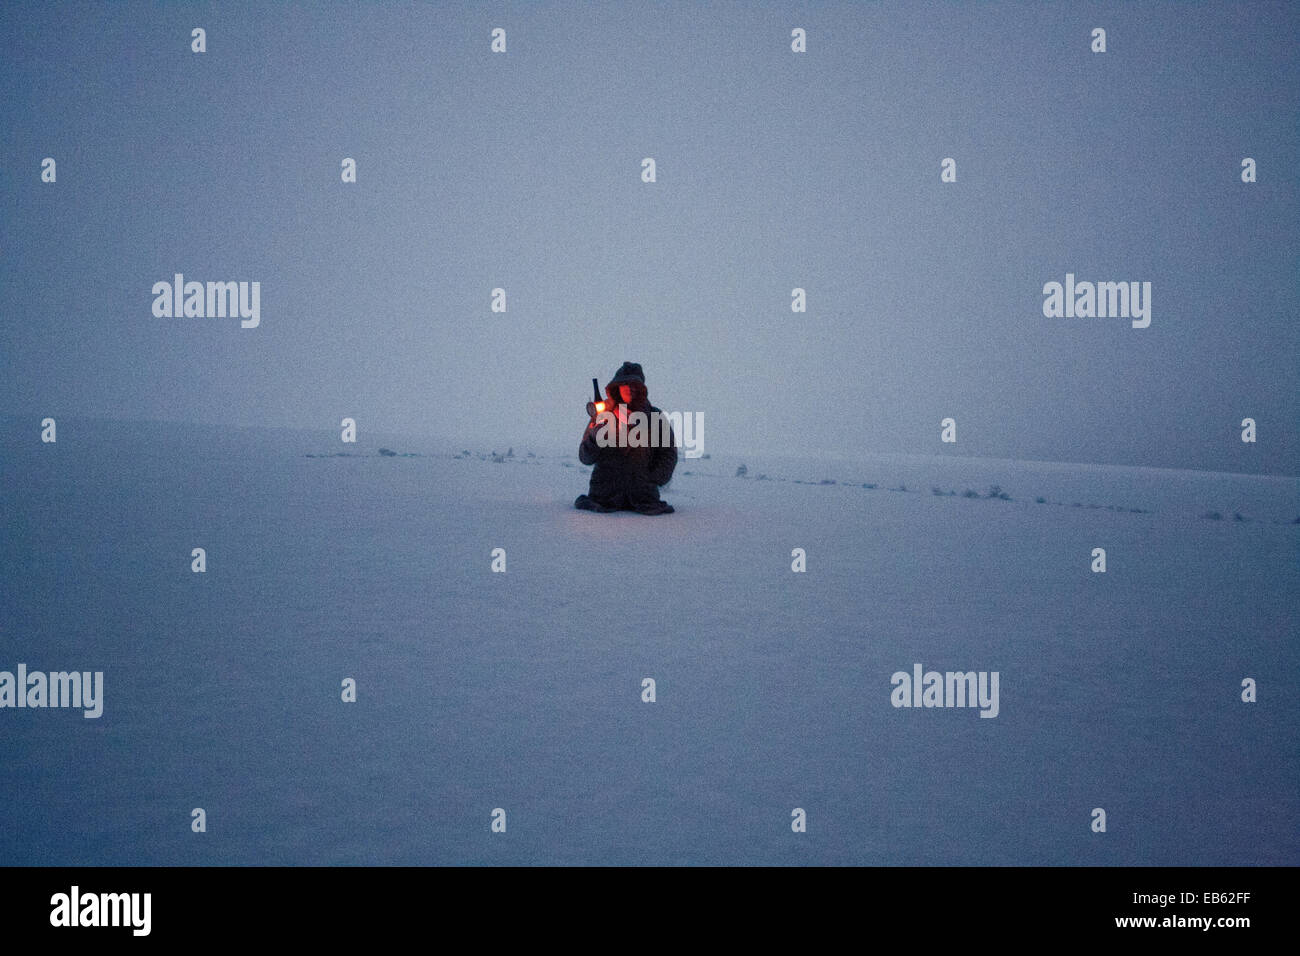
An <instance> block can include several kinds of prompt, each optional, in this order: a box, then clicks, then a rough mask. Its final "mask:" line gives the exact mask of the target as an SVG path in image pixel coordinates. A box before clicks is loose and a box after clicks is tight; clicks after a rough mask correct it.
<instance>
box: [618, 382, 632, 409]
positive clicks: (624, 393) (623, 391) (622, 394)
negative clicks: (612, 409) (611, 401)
mask: <svg viewBox="0 0 1300 956" xmlns="http://www.w3.org/2000/svg"><path fill="white" fill-rule="evenodd" d="M618 397H619V398H621V399H623V404H625V405H626V404H627V403H628V402H630V401H632V386H631V385H620V386H619V387H618Z"/></svg>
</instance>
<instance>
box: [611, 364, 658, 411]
mask: <svg viewBox="0 0 1300 956" xmlns="http://www.w3.org/2000/svg"><path fill="white" fill-rule="evenodd" d="M620 385H630V386H631V387H632V401H630V402H628V407H629V408H634V407H636V406H641V405H645V404H647V403H648V401H649V398H648V396H649V393H648V392H647V390H646V387H645V373H644V372H642V371H641V366H640V365H638V364H637V363H636V362H624V363H623V364H622V365H620V366H619V368H618V371H617V372H615V373H614V377H613V378H612V379H610V380H609V384H607V385H606V386H605V395H606V396H607V397H608V398H609V400H610V401H611V402H613V403H614V404H618V402H619V394H618V387H619V386H620Z"/></svg>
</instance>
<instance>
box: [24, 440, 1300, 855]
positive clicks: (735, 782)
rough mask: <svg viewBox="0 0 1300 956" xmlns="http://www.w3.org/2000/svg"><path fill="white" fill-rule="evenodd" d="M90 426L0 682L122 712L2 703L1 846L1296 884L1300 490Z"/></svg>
mask: <svg viewBox="0 0 1300 956" xmlns="http://www.w3.org/2000/svg"><path fill="white" fill-rule="evenodd" d="M580 425H581V423H579V428H578V429H577V431H580ZM58 427H59V431H58V441H57V443H56V444H54V445H46V444H42V443H41V442H40V441H39V429H38V427H37V426H36V423H34V422H33V421H31V420H28V419H24V420H22V421H17V420H13V419H4V420H3V424H2V425H0V429H2V430H0V436H2V438H3V443H2V445H0V515H2V520H3V526H2V531H3V536H2V537H0V566H3V569H4V570H3V585H2V586H0V670H6V671H15V669H16V668H17V665H19V664H20V663H22V664H25V665H26V666H27V669H28V670H33V671H34V670H40V671H58V670H85V671H103V673H104V702H103V707H104V711H103V715H102V716H101V717H100V718H98V719H86V718H84V717H83V716H82V714H81V712H80V711H75V710H64V709H52V708H46V709H31V708H24V709H9V708H5V709H0V766H3V771H4V772H3V773H2V774H0V863H4V864H42V865H53V864H58V865H96V864H104V865H117V864H353V863H379V864H388V863H392V864H440V863H448V864H483V863H512V864H631V863H652V864H747V863H759V864H869V865H876V864H884V865H893V864H993V865H1003V864H1025V865H1033V864H1088V865H1112V864H1125V865H1162V866H1164V865H1211V864H1213V865H1243V864H1244V865H1251V864H1288V865H1296V864H1300V836H1298V833H1300V827H1298V826H1297V824H1298V823H1300V813H1298V810H1300V797H1298V795H1297V791H1298V789H1300V788H1298V787H1297V784H1298V783H1300V761H1298V759H1297V758H1298V753H1297V750H1298V744H1297V741H1298V740H1300V707H1298V706H1297V698H1296V689H1297V687H1300V668H1298V667H1297V628H1296V608H1297V604H1298V603H1300V602H1298V598H1300V580H1298V570H1297V555H1298V548H1297V545H1298V543H1300V524H1296V523H1295V522H1296V519H1297V517H1298V516H1300V495H1297V491H1298V490H1300V482H1297V480H1295V479H1282V478H1264V477H1249V476H1239V475H1233V476H1230V475H1221V474H1207V473H1195V472H1180V471H1165V470H1154V469H1132V468H1110V467H1099V466H1086V465H1061V464H1043V463H1025V462H1009V461H979V460H971V459H958V458H933V459H920V458H877V459H873V460H867V461H862V462H829V461H828V462H818V461H808V460H789V461H780V460H748V459H747V460H745V461H743V464H745V465H746V468H747V475H746V477H736V469H737V467H738V465H739V464H741V463H742V462H741V461H740V460H738V459H724V458H719V457H716V456H715V457H714V458H711V459H708V460H683V461H681V462H679V465H678V472H677V477H676V478H675V479H674V480H673V482H672V484H671V485H669V486H668V488H666V489H665V490H664V498H665V500H667V501H669V502H670V503H671V504H673V505H674V506H675V507H676V508H677V513H676V514H673V515H668V516H663V517H645V516H641V515H635V514H614V515H597V514H591V513H586V512H579V511H576V510H574V509H573V508H572V501H573V498H574V497H575V496H576V495H577V494H578V493H580V492H583V491H585V490H586V487H587V475H588V474H589V469H587V468H583V467H581V466H580V465H579V464H578V462H577V460H576V458H575V457H573V456H574V454H576V450H577V443H578V441H577V439H578V434H577V433H576V432H575V437H574V442H573V445H574V447H573V448H572V449H564V450H560V451H558V452H557V451H556V450H554V449H540V448H539V449H527V448H520V447H515V448H514V449H513V451H514V454H513V456H512V457H508V458H505V457H501V459H500V460H494V458H493V456H492V452H494V451H495V452H498V453H502V454H504V452H506V450H507V449H506V448H504V447H499V448H495V449H494V448H491V447H489V446H487V445H477V446H470V445H464V444H463V443H454V444H452V443H445V442H444V443H439V442H435V441H432V440H428V439H413V438H402V437H397V436H382V437H379V436H373V435H365V434H363V435H362V438H361V441H359V442H358V444H356V445H353V446H344V445H342V444H341V443H340V442H339V439H338V434H337V432H333V433H326V432H320V433H308V432H289V431H275V430H268V429H246V430H239V429H234V428H217V427H211V426H183V425H175V424H159V423H122V422H104V421H87V420H80V421H78V420H73V419H62V418H61V419H60V420H59V423H58ZM381 447H384V448H387V449H391V450H394V451H396V452H398V453H399V454H398V455H396V456H393V455H380V454H379V453H378V451H379V448H381ZM462 448H464V449H467V450H468V451H469V452H470V454H469V455H468V456H464V455H461V450H462ZM345 449H346V450H347V451H348V452H349V454H348V455H347V456H345V457H337V456H336V453H338V452H340V451H343V450H345ZM530 452H532V453H534V454H535V455H537V456H540V457H529V453H530ZM759 475H765V476H766V477H764V478H762V479H760V478H759V477H758V476H759ZM826 482H833V484H832V483H826ZM866 485H871V486H874V487H866ZM995 485H996V486H998V487H999V488H1000V489H1001V490H1002V492H1003V493H1004V494H1006V495H1008V496H1009V500H1007V499H1004V498H1001V497H990V495H989V491H990V488H991V486H995ZM936 487H937V488H938V489H939V490H940V491H941V492H943V494H942V495H936V494H935V493H934V491H933V490H932V489H934V488H936ZM901 488H905V489H906V490H899V489H901ZM968 490H969V491H970V492H972V493H973V494H977V495H979V497H967V496H966V492H967V491H968ZM950 491H952V492H955V494H948V492H950ZM1040 497H1041V498H1043V499H1044V501H1042V502H1041V503H1040V502H1039V501H1037V500H1036V499H1037V498H1040ZM1215 512H1217V513H1218V514H1219V515H1220V517H1219V518H1217V519H1216V518H1213V517H1206V515H1208V514H1211V513H1215ZM1237 515H1240V518H1238V517H1237ZM195 547H202V548H204V549H205V550H206V556H207V570H206V572H205V573H203V574H195V573H192V572H191V570H190V562H191V557H190V554H191V550H192V549H193V548H195ZM1095 547H1102V548H1104V549H1105V550H1106V565H1107V568H1106V572H1105V573H1104V574H1098V573H1093V572H1092V571H1091V570H1090V565H1091V563H1092V557H1091V552H1092V549H1093V548H1095ZM494 548H504V549H505V551H506V562H507V570H506V573H492V571H491V563H492V556H491V552H492V550H493V549H494ZM795 548H802V549H804V550H805V551H806V554H807V571H806V572H805V573H794V572H792V570H791V562H792V557H791V552H792V550H793V549H795ZM917 663H920V664H922V665H923V666H924V668H925V669H926V670H930V669H934V670H937V671H970V670H974V671H987V672H992V671H997V672H998V673H999V675H1000V691H999V707H998V713H997V716H996V717H995V718H992V719H985V718H981V717H980V716H979V714H980V712H979V710H978V709H976V708H896V707H894V706H893V705H892V704H891V690H892V687H891V675H893V674H894V673H895V672H897V671H905V672H909V673H910V672H911V671H912V669H913V665H915V664H917ZM348 677H351V678H354V679H355V680H356V682H357V702H356V703H344V702H342V701H341V699H340V686H341V682H342V681H343V679H344V678H348ZM646 677H650V678H653V679H654V681H655V684H656V700H655V702H653V703H644V702H642V699H641V693H642V680H643V678H646ZM1246 677H1250V678H1254V679H1255V680H1256V681H1257V682H1258V698H1259V699H1258V702H1257V703H1244V702H1243V701H1242V700H1241V692H1242V691H1241V685H1242V680H1243V679H1244V678H1246ZM196 807H202V808H203V809H204V810H205V811H206V819H207V832H206V833H193V832H191V827H190V821H191V810H192V809H193V808H196ZM498 807H500V808H504V809H505V811H506V815H507V817H506V818H507V830H506V832H505V833H492V832H491V830H490V821H491V813H492V811H493V809H494V808H498ZM796 807H798V808H803V809H804V810H805V811H806V813H807V832H806V833H794V832H792V830H791V811H792V809H793V808H796ZM1096 807H1100V808H1103V809H1104V810H1105V811H1106V814H1107V829H1106V832H1105V833H1094V832H1093V831H1092V829H1091V826H1090V825H1091V822H1092V816H1091V814H1092V810H1093V808H1096Z"/></svg>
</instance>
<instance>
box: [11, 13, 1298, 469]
mask: <svg viewBox="0 0 1300 956" xmlns="http://www.w3.org/2000/svg"><path fill="white" fill-rule="evenodd" d="M1298 24H1300V10H1298V9H1297V6H1295V5H1291V4H1281V3H1279V4H1265V3H1250V4H1231V5H1220V4H1194V3H1118V4H1083V3H1016V4H990V3H979V4H974V3H955V2H954V3H934V4H928V3H919V2H906V3H872V2H854V3H843V4H829V3H828V4H819V3H807V4H778V3H769V4H749V3H717V4H703V3H672V4H663V3H648V2H637V3H608V4H588V3H581V4H578V3H573V4H561V3H498V4H493V3H474V4H467V5H463V6H458V5H451V4H441V3H438V4H383V5H370V4H365V5H359V4H357V5H354V4H313V5H310V6H305V5H304V6H298V5H295V6H289V5H286V4H279V3H275V4H265V5H263V4H256V5H244V4H237V3H220V4H213V5H211V6H208V5H202V4H175V5H173V4H95V5H87V4H78V5H71V6H66V7H63V6H59V5H55V4H45V3H41V4H29V5H23V4H4V5H3V6H0V44H2V49H0V120H2V121H3V122H2V125H0V130H2V135H0V163H2V164H3V169H2V175H0V191H2V192H3V197H2V198H3V204H2V205H0V215H3V220H2V228H3V232H2V233H0V311H2V313H3V321H0V411H3V412H6V413H17V414H24V415H27V414H30V415H32V416H33V417H34V419H38V418H39V417H40V416H44V415H54V416H55V417H56V418H57V417H58V416H59V415H65V416H76V415H98V416H106V417H114V418H162V419H170V420H178V421H196V422H198V421H201V422H230V423H240V424H265V425H286V426H294V427H315V428H326V427H331V428H336V427H337V425H338V422H339V420H340V419H341V418H343V417H344V416H351V417H354V418H356V419H357V421H358V423H359V426H360V429H361V431H362V433H363V434H364V433H365V432H366V431H367V430H370V431H418V432H423V433H428V434H435V435H446V436H469V437H476V438H478V439H479V440H480V441H481V442H482V443H483V445H488V446H504V445H505V444H507V443H513V444H515V445H517V446H522V447H533V448H538V449H542V448H552V447H556V448H562V449H568V450H576V446H577V443H578V439H579V437H580V435H581V431H582V427H583V425H584V424H585V422H586V418H585V415H584V413H583V404H584V403H585V401H586V400H587V397H588V393H589V391H590V380H591V377H592V376H593V375H595V376H598V377H599V378H600V381H601V383H602V384H604V383H605V382H606V381H607V380H608V379H609V377H610V376H611V375H612V373H613V372H614V370H615V369H616V368H617V367H618V365H619V364H620V363H621V362H623V361H624V360H630V361H635V362H640V363H642V365H643V366H644V367H645V370H646V374H647V380H648V385H649V392H650V399H651V401H652V402H654V403H655V404H656V405H658V406H660V407H661V408H664V409H665V410H682V411H702V412H703V413H704V422H705V432H704V439H705V450H706V451H715V452H719V453H722V452H726V453H733V454H742V455H743V454H745V453H747V452H754V453H794V454H808V455H814V456H819V457H852V456H854V455H857V454H859V453H864V452H865V453H872V452H878V451H883V452H915V453H945V454H959V455H988V456H997V457H1016V458H1034V459H1059V460H1068V461H1094V462H1113V463H1124V464H1146V465H1164V466H1170V467H1192V468H1210V469H1220V470H1229V471H1247V472H1253V471H1264V472H1272V473H1283V474H1290V475H1296V474H1300V442H1298V441H1297V422H1300V408H1298V407H1297V404H1298V403H1297V385H1298V384H1300V383H1298V373H1297V369H1298V367H1300V361H1298V360H1300V333H1298V332H1297V321H1298V320H1300V310H1298V309H1297V305H1298V304H1300V256H1298V255H1297V223H1300V208H1298V206H1300V204H1298V203H1297V190H1296V183H1295V177H1296V163H1297V157H1300V142H1298V141H1297V140H1298V135H1297V116H1298V115H1300V82H1298V76H1300V72H1298V67H1297V57H1296V41H1297V25H1298ZM194 27H203V28H204V29H205V30H206V31H207V52H206V53H203V54H195V53H192V52H190V31H191V29H192V28H194ZM494 27H502V28H504V29H505V30H506V40H507V49H508V52H507V53H505V54H504V55H501V54H493V53H491V52H490V41H491V31H492V29H493V28H494ZM794 27H803V28H804V29H806V30H807V34H808V52H807V53H804V54H795V53H792V52H791V49H790V42H791V37H790V31H791V29H793V28H794ZM1094 27H1103V28H1105V30H1106V40H1107V47H1108V52H1106V53H1104V54H1095V53H1093V52H1091V51H1090V33H1091V30H1092V28H1094ZM47 156H48V157H53V158H54V159H55V160H56V161H57V182H56V183H54V184H52V185H51V184H47V183H43V182H41V162H42V160H43V159H44V158H45V157H47ZM344 157H352V158H354V159H355V160H356V161H357V171H358V182H357V183H356V184H344V183H342V182H341V181H340V162H341V161H342V159H343V158H344ZM644 157H653V158H654V159H655V161H656V164H657V177H658V181H657V182H655V183H653V184H646V183H643V182H642V181H641V160H642V159H643V158H644ZM945 157H952V158H953V159H955V160H956V172H957V181H956V182H955V183H947V184H946V183H942V182H940V161H941V160H942V159H944V158H945ZM1244 157H1251V158H1253V159H1255V160H1256V162H1257V164H1258V173H1257V175H1258V182H1256V183H1254V184H1244V183H1242V182H1241V178H1240V173H1241V161H1242V159H1243V158H1244ZM177 272H181V273H184V275H185V277H186V279H187V280H199V281H204V282H206V281H230V280H245V281H253V280H256V281H259V282H260V283H261V324H260V326H259V327H258V328H256V329H243V328H241V327H240V324H239V321H238V320H237V319H231V318H224V319H218V318H156V317H154V315H153V312H152V304H153V300H154V296H153V294H152V291H151V290H152V288H153V285H154V283H156V282H159V281H170V280H171V278H172V276H173V274H174V273H177ZM1067 272H1071V273H1074V274H1075V276H1076V279H1078V280H1080V281H1082V280H1089V281H1149V282H1150V283H1151V286H1152V293H1151V324H1150V327H1149V328H1145V329H1135V328H1132V327H1131V323H1130V321H1129V320H1127V319H1122V318H1046V317H1044V315H1043V308H1042V307H1043V292H1042V289H1043V285H1044V283H1046V282H1050V281H1057V282H1064V281H1065V276H1066V273H1067ZM496 287H502V288H504V289H505V290H506V296H507V309H508V311H507V312H506V313H504V314H497V313H493V312H492V311H491V310H490V304H491V298H490V295H491V290H492V289H494V288H496ZM795 287H800V288H803V289H805V290H806V291H807V301H808V311H807V312H806V313H802V314H796V313H793V312H792V311H791V308H790V302H791V298H790V296H791V289H793V288H795ZM946 416H952V417H954V418H955V419H956V420H957V429H958V442H957V444H956V445H941V444H940V442H939V432H940V427H939V422H940V420H941V419H942V418H944V417H946ZM1248 416H1249V417H1252V418H1254V419H1255V420H1256V421H1257V422H1258V433H1259V441H1258V443H1257V444H1255V445H1246V444H1243V443H1242V442H1241V441H1240V437H1239V433H1240V422H1241V420H1242V419H1243V418H1245V417H1248ZM34 427H35V426H34ZM570 446H572V447H571V448H570Z"/></svg>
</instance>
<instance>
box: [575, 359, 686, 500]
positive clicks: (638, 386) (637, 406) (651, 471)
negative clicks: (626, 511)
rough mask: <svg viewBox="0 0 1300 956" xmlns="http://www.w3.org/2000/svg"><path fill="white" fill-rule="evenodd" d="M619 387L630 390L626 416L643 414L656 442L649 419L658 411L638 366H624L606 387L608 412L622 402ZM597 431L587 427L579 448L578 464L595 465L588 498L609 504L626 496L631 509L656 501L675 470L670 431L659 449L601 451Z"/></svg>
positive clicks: (674, 446)
mask: <svg viewBox="0 0 1300 956" xmlns="http://www.w3.org/2000/svg"><path fill="white" fill-rule="evenodd" d="M620 385H629V386H631V388H632V400H631V401H630V402H628V403H627V410H628V414H629V415H631V413H632V412H642V413H644V414H645V415H646V417H647V422H646V433H647V434H648V435H649V436H650V439H649V440H651V441H654V440H655V439H657V438H658V432H659V428H658V427H656V426H655V425H654V420H653V418H651V416H652V414H653V413H655V412H658V411H659V409H658V408H656V407H655V406H653V405H651V404H650V401H649V398H648V395H647V392H646V387H645V376H644V374H642V372H641V366H640V365H638V364H636V363H635V362H624V363H623V365H622V367H621V368H619V370H618V371H617V372H615V373H614V377H613V378H612V379H610V381H609V384H608V385H606V386H605V397H606V399H607V400H608V404H609V406H610V407H611V408H613V407H616V406H617V405H619V404H620V403H621V402H622V398H621V397H620V395H619V390H618V387H619V386H620ZM616 424H617V423H616ZM598 431H599V425H598V423H597V422H592V423H590V424H589V425H588V426H587V430H586V431H585V432H584V433H583V436H582V444H581V445H579V446H578V460H579V461H581V462H582V463H583V464H584V465H595V468H593V469H592V472H591V490H590V491H589V492H588V497H590V498H592V499H595V500H597V501H601V502H604V503H608V502H610V501H614V500H616V499H619V498H620V497H624V496H625V497H626V499H627V502H628V503H630V504H633V505H635V504H636V503H638V502H654V501H658V500H659V488H660V487H661V486H662V485H666V484H668V482H669V481H670V480H671V479H672V477H673V470H674V469H675V468H676V467H677V438H676V436H675V435H673V434H672V429H671V427H668V428H665V432H666V433H667V435H668V443H667V444H666V445H663V446H660V447H653V446H649V447H639V448H633V447H620V446H617V445H610V446H607V447H604V448H602V447H601V446H600V444H599V443H598V442H597V441H596V433H597V432H598Z"/></svg>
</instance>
